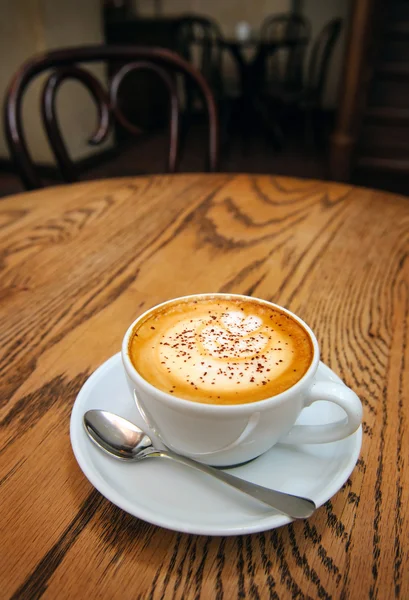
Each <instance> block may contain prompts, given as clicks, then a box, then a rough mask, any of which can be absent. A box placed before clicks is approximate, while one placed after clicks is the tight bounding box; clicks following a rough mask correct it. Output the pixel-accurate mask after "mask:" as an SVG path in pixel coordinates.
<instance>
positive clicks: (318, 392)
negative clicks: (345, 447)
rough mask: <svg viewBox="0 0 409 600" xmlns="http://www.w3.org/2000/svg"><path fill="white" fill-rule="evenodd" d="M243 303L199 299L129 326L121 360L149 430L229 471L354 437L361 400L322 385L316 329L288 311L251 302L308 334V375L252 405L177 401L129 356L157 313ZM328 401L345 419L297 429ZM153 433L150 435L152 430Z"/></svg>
mask: <svg viewBox="0 0 409 600" xmlns="http://www.w3.org/2000/svg"><path fill="white" fill-rule="evenodd" d="M204 296H205V297H206V296H207V297H209V296H211V297H218V298H220V297H225V298H232V297H233V298H243V299H245V298H246V296H240V295H237V294H197V295H192V296H185V297H184V298H176V299H174V300H169V301H168V302H164V303H162V304H159V305H157V306H155V307H153V308H151V309H149V310H148V311H146V312H145V313H143V314H142V315H140V316H139V317H138V318H137V319H136V320H135V321H134V322H133V323H132V324H131V325H130V327H129V329H128V330H127V332H126V334H125V337H124V339H123V343H122V361H123V364H124V367H125V372H126V375H127V379H128V383H129V386H130V389H131V392H132V394H133V396H134V398H135V402H136V404H137V408H138V410H139V412H140V414H141V416H142V418H143V419H144V421H145V423H146V425H147V428H148V429H149V430H150V431H151V432H153V433H154V434H155V435H156V436H157V437H158V438H159V439H160V440H161V441H162V443H163V444H164V445H165V446H167V447H168V448H171V449H172V450H174V451H175V452H178V453H179V454H184V455H185V456H190V457H191V458H194V459H195V460H198V461H200V462H203V463H206V464H210V465H214V466H230V465H235V464H240V463H243V462H246V461H249V460H252V459H253V458H256V457H257V456H259V455H260V454H263V452H266V451H267V450H269V449H270V448H271V447H272V446H274V444H276V443H277V442H280V443H285V444H321V443H327V442H334V441H337V440H341V439H343V438H345V437H347V436H349V435H351V434H352V433H354V432H355V431H356V430H357V429H358V427H359V425H360V423H361V420H362V405H361V402H360V400H359V398H358V396H357V395H356V394H355V392H353V391H352V390H351V389H350V388H348V387H347V386H346V385H343V384H338V383H332V382H328V381H320V380H319V379H317V377H316V375H317V369H318V365H319V360H320V354H319V347H318V342H317V340H316V337H315V335H314V334H313V332H312V331H311V329H310V328H309V327H308V325H306V324H305V323H304V322H303V321H302V320H301V319H300V318H299V317H297V316H296V315H294V314H293V313H291V312H290V311H289V310H286V309H285V308H282V307H281V306H277V305H276V304H272V303H271V302H267V301H265V300H259V299H255V298H252V301H254V300H256V301H257V302H261V303H262V304H267V305H269V306H272V307H274V308H277V309H279V310H280V311H282V312H284V313H286V314H288V315H290V316H291V317H292V318H293V319H295V320H296V321H298V322H299V323H300V324H301V325H302V326H303V327H304V329H305V330H306V331H307V332H308V334H309V336H310V338H311V341H312V344H313V348H314V354H313V358H312V361H311V365H310V367H309V369H308V371H307V372H306V373H305V375H304V376H303V377H302V378H301V379H300V380H299V381H297V383H295V384H294V385H293V386H292V387H291V388H289V389H288V390H286V391H285V392H282V393H281V394H277V395H276V396H272V397H271V398H267V399H265V400H260V401H258V402H250V403H248V404H232V405H231V404H230V405H224V406H223V405H217V404H203V403H199V402H192V401H190V400H185V399H183V398H177V397H175V396H173V395H171V394H168V393H166V392H163V391H162V390H159V389H157V388H155V387H154V386H153V385H151V384H150V383H148V382H147V381H146V380H145V379H144V378H143V377H142V376H141V375H140V374H139V373H138V371H137V370H136V369H135V367H134V366H133V364H132V362H131V360H130V357H129V350H128V348H129V341H130V338H131V336H132V332H133V330H134V329H135V327H136V326H137V325H138V323H139V321H140V320H141V319H144V318H145V317H146V316H147V315H148V314H149V313H152V312H155V311H156V310H158V308H161V307H163V306H166V305H168V304H173V303H178V302H180V301H183V300H187V299H192V300H193V299H197V298H200V297H204ZM319 400H326V401H328V402H333V403H335V404H337V405H338V406H340V407H341V408H342V409H343V410H344V412H345V418H343V419H341V420H339V421H336V422H334V423H328V424H326V425H322V424H321V425H294V423H295V421H296V420H297V418H298V416H299V414H300V413H301V411H302V410H303V408H305V407H307V406H310V404H312V403H313V402H317V401H319ZM147 432H148V433H149V431H147Z"/></svg>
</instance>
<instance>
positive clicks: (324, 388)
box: [279, 381, 362, 444]
mask: <svg viewBox="0 0 409 600" xmlns="http://www.w3.org/2000/svg"><path fill="white" fill-rule="evenodd" d="M319 400H325V401H327V402H333V403H334V404H337V405H338V406H340V407H341V408H342V409H343V410H344V411H345V413H346V417H345V418H344V419H340V420H339V421H335V422H334V423H327V424H325V425H294V427H293V428H292V429H290V431H289V432H288V433H287V435H286V436H284V437H283V438H281V439H280V440H279V443H280V444H326V443H328V442H337V441H338V440H342V439H344V438H346V437H348V436H349V435H351V434H352V433H354V432H355V431H356V430H357V429H358V427H359V426H360V424H361V421H362V404H361V401H360V399H359V398H358V396H357V395H356V394H355V392H353V391H352V390H351V389H350V388H349V387H347V386H346V385H344V384H342V383H332V382H327V381H325V382H324V381H316V382H315V383H314V384H313V385H312V387H311V388H310V389H309V391H308V392H307V395H306V397H305V400H304V408H305V407H307V406H310V405H311V404H312V403H313V402H317V401H319Z"/></svg>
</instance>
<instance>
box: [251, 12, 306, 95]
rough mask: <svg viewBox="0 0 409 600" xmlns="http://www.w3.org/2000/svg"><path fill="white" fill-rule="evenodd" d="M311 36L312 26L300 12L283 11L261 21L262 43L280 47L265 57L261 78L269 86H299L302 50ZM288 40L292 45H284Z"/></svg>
mask: <svg viewBox="0 0 409 600" xmlns="http://www.w3.org/2000/svg"><path fill="white" fill-rule="evenodd" d="M310 37H311V25H310V23H309V21H308V20H307V19H306V18H305V17H303V16H302V15H297V14H295V13H285V14H280V15H274V16H271V17H267V18H266V19H265V20H264V22H263V23H262V25H261V27H260V40H261V42H274V43H275V44H276V45H277V46H278V47H279V49H278V50H277V49H275V50H274V51H273V52H272V53H271V54H268V53H267V54H266V56H265V65H264V72H263V78H264V80H265V81H266V82H267V83H268V84H269V85H270V86H271V85H275V86H276V87H280V88H282V89H292V90H294V89H301V88H302V82H303V67H304V59H305V51H306V48H307V44H308V42H309V40H310ZM289 40H290V41H291V44H287V42H288V41H289ZM280 46H281V47H280Z"/></svg>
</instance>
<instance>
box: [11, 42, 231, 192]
mask: <svg viewBox="0 0 409 600" xmlns="http://www.w3.org/2000/svg"><path fill="white" fill-rule="evenodd" d="M110 61H115V62H117V63H120V64H121V65H122V66H121V68H120V69H119V70H118V71H117V72H116V74H115V75H114V77H113V79H112V81H110V82H109V86H108V90H105V89H104V88H103V86H102V84H101V82H100V81H99V80H98V79H97V78H96V77H94V75H93V74H92V73H90V72H89V71H88V70H86V69H84V68H83V67H82V66H79V64H81V63H95V62H105V63H106V62H110ZM50 70H51V74H49V76H48V78H47V79H46V81H45V84H44V87H43V94H42V102H41V111H42V118H43V122H44V127H45V129H46V132H47V135H48V139H49V141H50V145H51V147H52V150H53V153H54V156H55V159H56V162H57V165H58V167H59V170H60V172H61V175H62V178H63V180H64V181H66V182H74V181H77V180H78V174H77V170H76V168H75V165H74V163H73V161H72V160H71V159H70V157H69V154H68V152H67V148H66V145H65V144H64V141H63V139H62V135H61V131H60V127H59V123H58V119H57V115H56V96H57V92H58V89H59V87H60V86H61V84H62V83H63V82H64V81H65V80H67V79H73V80H76V81H78V82H80V83H81V84H83V85H84V86H85V87H86V88H87V89H88V91H89V92H90V94H91V96H92V97H93V99H94V100H95V103H96V106H97V110H98V119H99V122H98V127H97V129H96V131H95V132H94V134H93V135H92V136H91V137H90V139H89V144H91V145H98V144H100V143H101V142H102V141H104V140H105V139H106V137H107V135H108V132H109V130H110V128H111V126H112V124H113V122H114V120H115V119H116V120H117V121H118V122H119V123H120V124H121V125H122V126H123V127H125V128H127V129H128V130H129V131H131V133H133V134H135V135H139V134H140V133H141V129H140V128H138V127H136V126H135V125H133V124H132V123H130V122H129V121H128V119H127V118H126V117H125V115H124V114H123V113H122V112H121V110H120V108H119V107H118V92H119V88H120V86H121V82H122V81H123V79H124V78H125V77H126V76H127V75H128V74H129V73H130V72H133V71H135V70H146V71H150V72H152V73H154V74H155V75H156V76H157V77H158V78H159V79H160V80H161V81H162V82H163V84H164V88H165V89H166V91H167V94H168V97H169V105H170V119H169V154H168V165H167V166H168V171H169V172H174V171H176V169H177V166H178V162H179V158H180V156H179V155H180V134H179V118H180V99H179V96H178V93H177V85H176V74H182V75H183V76H184V77H185V78H187V79H189V80H190V81H191V82H192V83H194V84H195V85H196V87H197V89H198V91H199V93H200V94H201V96H202V98H203V102H204V106H205V107H206V112H207V117H208V136H209V138H208V165H207V167H208V169H209V170H210V171H215V170H217V165H218V158H219V128H218V114H217V107H216V103H215V100H214V96H213V94H212V92H211V91H210V88H209V85H208V83H207V82H206V80H205V78H204V77H203V75H202V74H201V73H200V72H198V71H197V70H196V69H195V68H194V67H193V66H192V65H191V64H189V63H188V62H187V61H186V60H184V59H183V58H182V57H180V56H179V55H178V54H176V53H174V52H172V51H170V50H166V49H163V48H147V47H146V48H145V47H142V46H141V47H138V46H84V47H79V48H67V49H61V50H55V51H52V52H48V53H46V54H41V55H39V56H36V57H34V58H32V59H30V60H28V61H27V62H26V63H25V64H24V65H23V66H22V67H21V68H20V69H19V71H18V72H17V73H16V75H15V76H14V77H13V79H12V81H11V83H10V85H9V87H8V90H7V93H6V98H5V105H4V121H5V131H6V137H7V141H8V145H9V148H10V153H11V155H12V158H13V159H14V162H15V164H16V167H17V169H18V172H19V174H20V176H21V179H22V181H23V183H24V185H25V187H26V188H27V189H36V188H40V187H43V186H44V184H43V182H42V180H41V178H40V177H39V175H38V173H37V170H36V167H35V165H34V162H33V160H32V158H31V156H30V153H29V151H28V148H27V143H26V139H25V135H24V127H23V118H22V103H23V96H24V92H25V90H26V88H27V86H28V84H29V83H30V82H31V81H32V80H33V79H34V78H35V77H36V76H38V75H39V74H41V73H43V72H44V71H50Z"/></svg>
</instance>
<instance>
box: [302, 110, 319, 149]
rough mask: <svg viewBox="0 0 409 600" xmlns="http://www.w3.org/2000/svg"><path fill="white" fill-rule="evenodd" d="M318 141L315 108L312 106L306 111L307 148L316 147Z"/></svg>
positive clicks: (305, 133) (305, 132)
mask: <svg viewBox="0 0 409 600" xmlns="http://www.w3.org/2000/svg"><path fill="white" fill-rule="evenodd" d="M316 141H317V139H316V131H315V123H314V109H313V108H312V107H311V108H306V110H305V113H304V143H305V145H306V147H307V148H312V149H315V147H316Z"/></svg>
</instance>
